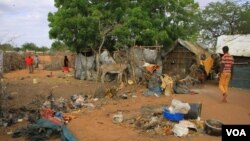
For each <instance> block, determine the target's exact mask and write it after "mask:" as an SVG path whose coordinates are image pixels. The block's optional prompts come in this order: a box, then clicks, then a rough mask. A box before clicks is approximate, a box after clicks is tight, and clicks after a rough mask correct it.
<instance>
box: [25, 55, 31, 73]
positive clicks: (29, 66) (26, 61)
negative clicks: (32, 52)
mask: <svg viewBox="0 0 250 141" xmlns="http://www.w3.org/2000/svg"><path fill="white" fill-rule="evenodd" d="M25 63H26V65H27V66H28V68H29V73H33V58H32V57H31V56H28V57H26V58H25Z"/></svg>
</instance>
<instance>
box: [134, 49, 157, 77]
mask: <svg viewBox="0 0 250 141" xmlns="http://www.w3.org/2000/svg"><path fill="white" fill-rule="evenodd" d="M161 48H162V46H134V47H131V48H130V50H129V60H130V66H131V67H130V69H129V74H130V77H131V79H133V80H134V81H135V82H139V81H141V80H142V81H143V80H144V71H145V69H144V68H143V65H144V63H145V62H147V63H151V64H158V65H160V69H158V70H157V71H158V73H160V74H161V73H162V60H161V57H160V51H161Z"/></svg>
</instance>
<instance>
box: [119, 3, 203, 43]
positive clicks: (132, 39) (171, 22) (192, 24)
mask: <svg viewBox="0 0 250 141" xmlns="http://www.w3.org/2000/svg"><path fill="white" fill-rule="evenodd" d="M198 13H199V9H198V4H197V3H194V1H193V0H178V1H176V0H168V1H166V0H154V1H145V0H137V1H134V2H133V3H131V6H130V7H129V9H128V10H127V14H126V16H124V17H123V20H122V21H123V24H122V25H121V26H119V27H118V28H116V29H115V31H114V36H115V37H117V42H116V43H117V44H116V45H117V46H122V45H124V44H125V45H128V46H132V45H133V44H134V43H135V44H137V45H155V44H161V45H164V46H165V47H166V46H170V44H171V43H172V42H173V41H175V40H176V39H178V38H182V39H196V35H197V32H198V28H197V27H198V26H197V21H198V20H197V19H198Z"/></svg>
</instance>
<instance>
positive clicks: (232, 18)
mask: <svg viewBox="0 0 250 141" xmlns="http://www.w3.org/2000/svg"><path fill="white" fill-rule="evenodd" d="M246 5H247V3H245V6H246ZM247 9H249V8H244V7H243V5H242V4H241V3H237V2H236V1H233V0H224V1H223V2H215V3H214V2H212V3H209V5H208V6H206V7H205V9H204V10H203V11H202V14H201V17H202V19H201V21H200V28H201V32H200V33H201V38H202V39H203V41H202V42H203V43H205V44H206V45H209V44H210V45H211V44H212V46H215V43H216V40H217V37H219V36H220V35H234V34H240V33H243V32H245V31H247V30H243V29H246V28H247V26H249V18H248V19H245V18H246V17H249V13H248V14H247V12H248V10H247ZM247 20H248V22H247Z"/></svg>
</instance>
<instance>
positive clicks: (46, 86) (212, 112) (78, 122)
mask: <svg viewBox="0 0 250 141" xmlns="http://www.w3.org/2000/svg"><path fill="white" fill-rule="evenodd" d="M51 74H52V77H51V76H50V75H51ZM33 79H36V80H37V82H38V83H37V84H33ZM4 81H5V83H6V84H7V92H8V93H10V94H11V95H13V97H14V99H13V100H11V101H9V106H10V107H21V106H23V105H26V104H27V103H29V102H30V101H32V99H34V98H35V97H37V96H38V95H44V96H47V95H49V93H50V92H53V94H54V96H55V97H61V96H62V97H65V98H69V97H70V96H71V95H73V94H87V95H91V94H93V93H94V92H95V90H96V89H97V88H98V87H101V86H102V87H105V88H108V87H110V86H113V85H116V83H115V82H111V83H105V84H101V83H99V82H95V81H82V80H75V79H74V77H73V74H72V73H63V72H62V71H52V72H51V71H45V70H35V72H34V73H33V74H29V73H28V71H27V70H20V71H15V72H10V73H6V74H4ZM145 89H146V87H145V85H127V86H126V87H125V88H123V89H122V90H121V91H123V92H128V91H129V92H130V93H133V95H134V96H133V97H129V98H128V99H109V100H106V101H104V102H102V106H98V107H96V108H94V109H91V108H83V109H81V110H79V111H75V112H74V114H75V115H76V116H77V118H76V119H74V120H72V121H71V122H70V123H69V124H68V125H67V127H68V128H69V129H70V130H71V131H72V133H73V134H74V135H75V137H76V138H77V139H78V140H79V141H83V140H84V141H165V140H170V141H180V140H181V141H220V140H221V137H213V136H209V135H205V134H200V135H194V136H186V137H182V138H179V137H175V136H173V135H171V136H164V135H154V134H153V135H152V134H148V133H144V132H141V131H139V130H137V129H135V128H134V127H132V126H131V125H129V124H123V123H121V124H114V123H113V122H112V117H113V115H114V114H115V113H116V112H117V111H124V112H123V113H124V115H126V114H127V115H138V114H139V111H140V108H141V107H142V106H145V105H157V104H158V105H159V104H160V105H168V104H170V102H171V100H172V99H173V98H174V99H178V100H181V101H184V102H190V103H193V102H201V103H202V112H201V119H202V120H206V119H217V120H220V121H222V122H223V123H224V124H250V102H249V100H250V90H242V89H237V88H230V89H229V96H228V103H221V98H222V97H221V94H220V91H219V89H218V87H217V82H216V81H207V82H206V84H204V85H203V86H201V87H199V88H196V89H195V90H196V91H197V92H198V93H199V94H194V95H191V94H185V95H173V96H160V97H155V96H150V97H145V96H143V95H142V93H143V91H144V90H145ZM94 104H95V103H94ZM25 125H26V122H21V123H17V124H15V125H12V126H11V127H7V128H3V127H1V128H0V141H24V140H25V139H24V138H17V139H13V138H11V136H10V135H7V134H6V133H7V132H8V131H14V130H15V129H16V128H17V127H22V126H25ZM51 140H60V139H58V138H53V139H51Z"/></svg>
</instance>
